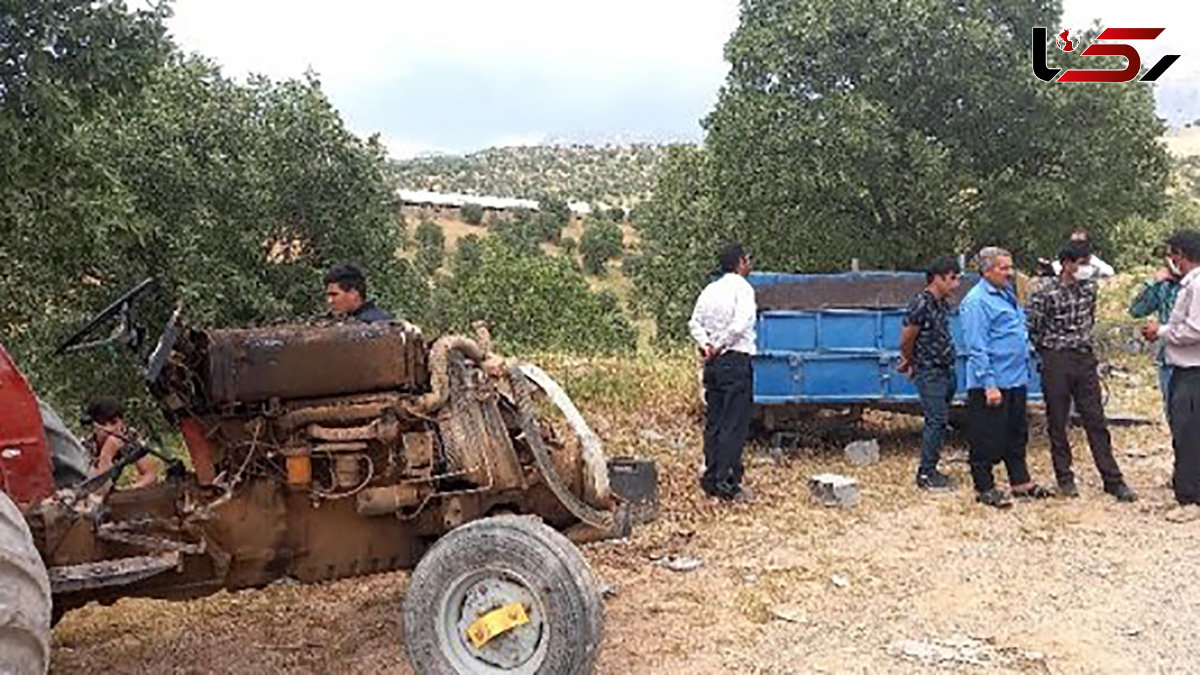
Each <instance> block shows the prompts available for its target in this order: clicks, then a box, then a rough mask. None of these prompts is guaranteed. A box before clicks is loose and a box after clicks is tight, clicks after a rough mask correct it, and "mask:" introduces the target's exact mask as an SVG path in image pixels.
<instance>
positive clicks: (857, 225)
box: [635, 0, 1169, 335]
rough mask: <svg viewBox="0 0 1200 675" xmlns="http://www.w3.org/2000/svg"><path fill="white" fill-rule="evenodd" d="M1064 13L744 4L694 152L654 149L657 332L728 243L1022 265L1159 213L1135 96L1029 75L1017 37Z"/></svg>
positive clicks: (650, 226)
mask: <svg viewBox="0 0 1200 675" xmlns="http://www.w3.org/2000/svg"><path fill="white" fill-rule="evenodd" d="M1060 16H1061V5H1060V3H1059V2H1056V1H1053V0H1041V1H1039V2H1032V3H1031V2H1028V0H988V1H979V2H975V1H966V0H964V1H961V2H944V1H942V0H903V1H902V2H894V1H890V0H889V1H887V2H885V1H883V0H850V1H849V2H840V3H828V2H822V1H820V0H743V1H742V3H741V20H740V24H739V26H738V29H737V30H736V31H735V33H734V34H733V36H732V37H731V38H730V40H729V43H728V44H727V45H726V48H725V55H726V58H727V60H728V61H729V64H730V71H729V75H728V77H727V80H726V82H725V85H724V86H723V87H722V89H721V92H720V94H719V97H718V101H717V104H716V107H715V109H714V110H713V111H712V113H711V114H710V115H709V116H708V117H707V119H706V120H705V122H704V125H705V128H706V138H705V145H704V148H703V149H700V150H684V151H678V152H674V153H672V154H671V155H669V157H668V160H667V162H666V168H665V169H664V171H663V173H662V174H661V178H660V181H659V184H658V187H657V190H656V193H655V196H654V197H653V199H652V200H651V201H650V203H648V204H646V205H644V208H642V209H640V211H639V215H640V217H635V220H636V222H637V224H638V226H639V227H640V228H641V229H642V231H643V246H644V249H645V252H646V255H647V257H646V259H645V260H644V261H643V263H645V264H642V265H639V266H638V269H639V271H640V276H639V279H638V284H639V288H640V290H641V291H642V293H643V295H645V296H646V297H647V298H649V300H648V302H649V303H650V304H651V305H653V307H652V310H654V311H655V312H656V316H657V317H658V319H659V324H660V326H659V327H660V331H659V333H660V334H665V335H680V334H681V331H682V328H681V326H682V321H683V320H684V319H685V317H686V314H681V313H680V312H681V310H682V307H683V305H682V304H681V302H680V301H681V298H682V297H684V296H686V297H694V294H695V292H696V291H697V290H698V288H699V287H700V286H701V285H702V284H703V281H704V275H703V274H702V273H700V272H701V271H702V270H707V269H709V268H711V267H712V266H713V265H714V263H715V253H716V251H717V250H718V249H719V248H720V246H721V244H722V243H724V242H725V241H727V240H729V239H738V240H741V241H742V242H743V243H744V244H746V246H747V247H748V249H749V250H750V251H752V252H753V253H754V255H755V257H756V264H757V265H758V266H759V267H761V268H770V269H780V270H805V271H816V270H837V269H845V268H846V267H847V266H848V264H849V261H850V259H851V258H859V259H860V260H862V261H863V263H864V264H866V265H869V266H873V267H877V268H914V267H916V266H919V265H920V264H922V263H923V262H925V261H926V260H927V259H928V258H930V257H932V256H934V255H939V254H952V253H960V252H969V251H972V250H975V249H976V248H978V247H979V246H981V245H985V244H997V245H1002V246H1005V247H1007V248H1009V249H1011V250H1013V251H1014V253H1016V254H1017V256H1018V259H1021V260H1032V258H1033V257H1034V256H1035V255H1045V254H1046V252H1048V251H1053V250H1055V249H1056V247H1057V245H1058V243H1059V242H1060V241H1061V240H1062V239H1063V238H1065V236H1066V234H1067V233H1068V232H1069V230H1070V229H1071V228H1072V227H1074V226H1077V225H1086V226H1088V227H1090V228H1091V230H1092V232H1093V236H1094V239H1095V240H1096V244H1097V246H1098V247H1101V248H1103V247H1104V246H1105V244H1106V243H1107V239H1108V236H1109V233H1110V231H1111V230H1113V229H1114V228H1116V227H1117V225H1118V224H1119V223H1122V222H1124V221H1126V220H1128V219H1130V218H1134V217H1147V218H1153V217H1156V216H1157V215H1159V214H1160V213H1161V211H1162V209H1163V207H1164V197H1163V195H1164V187H1165V184H1166V180H1167V177H1168V174H1169V161H1168V158H1167V155H1166V153H1165V151H1164V149H1163V148H1162V147H1161V146H1160V144H1159V143H1158V138H1159V136H1160V135H1161V133H1162V130H1163V127H1162V124H1161V122H1160V121H1159V120H1158V119H1157V118H1156V117H1155V114H1154V100H1153V96H1152V93H1151V91H1150V88H1149V85H1145V84H1136V83H1130V84H1121V85H1112V84H1078V85H1066V84H1047V83H1044V82H1042V81H1040V80H1038V79H1036V78H1035V77H1034V76H1033V75H1032V72H1031V65H1030V36H1031V30H1032V27H1033V26H1055V25H1058V23H1059V19H1060ZM1054 58H1055V59H1056V62H1057V63H1062V64H1064V65H1069V64H1071V63H1072V61H1071V60H1070V59H1071V58H1078V57H1072V56H1069V55H1065V54H1063V53H1062V52H1059V53H1057V54H1055V55H1054ZM1089 63H1091V62H1090V61H1089ZM1076 65H1080V64H1078V63H1076ZM1084 67H1092V66H1090V65H1089V66H1084ZM681 279H686V280H687V281H686V283H683V284H681V283H680V280H681ZM677 295H678V296H680V297H678V298H677V297H675V296H677Z"/></svg>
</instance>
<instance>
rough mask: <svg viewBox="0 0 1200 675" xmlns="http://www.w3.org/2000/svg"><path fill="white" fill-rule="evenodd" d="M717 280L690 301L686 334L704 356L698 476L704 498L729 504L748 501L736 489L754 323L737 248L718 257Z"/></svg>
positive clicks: (749, 397)
mask: <svg viewBox="0 0 1200 675" xmlns="http://www.w3.org/2000/svg"><path fill="white" fill-rule="evenodd" d="M720 262H721V272H722V276H721V278H720V279H717V280H716V281H714V282H712V283H711V284H709V285H708V286H707V287H705V289H704V291H703V292H702V293H700V297H699V298H697V300H696V308H695V309H694V310H693V311H692V318H691V320H690V321H688V331H689V332H690V333H691V335H692V339H693V340H695V341H696V344H697V345H698V346H699V347H700V353H701V355H703V357H704V393H705V403H706V405H707V417H706V420H705V424H704V467H705V468H704V476H703V477H702V478H701V479H700V487H701V488H702V489H703V490H704V492H705V493H706V494H708V495H709V496H712V497H717V498H719V499H724V500H729V501H748V500H749V499H750V498H751V496H750V493H749V491H748V490H747V489H746V488H743V487H742V473H743V467H742V450H743V448H744V447H745V445H746V438H747V437H748V436H749V435H750V416H751V413H752V412H753V409H754V371H753V370H752V368H751V365H750V357H752V356H753V355H754V353H755V333H754V325H755V322H756V321H757V320H758V308H757V306H756V304H755V301H754V288H753V287H752V286H751V285H750V282H748V281H746V276H747V275H748V274H750V258H749V257H748V256H747V255H746V253H745V252H744V251H743V250H742V247H741V245H740V244H731V245H729V246H727V247H725V249H724V250H723V251H721V256H720Z"/></svg>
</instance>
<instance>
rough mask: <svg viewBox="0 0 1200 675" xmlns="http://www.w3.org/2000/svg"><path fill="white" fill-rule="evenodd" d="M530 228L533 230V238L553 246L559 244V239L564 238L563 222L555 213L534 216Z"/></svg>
mask: <svg viewBox="0 0 1200 675" xmlns="http://www.w3.org/2000/svg"><path fill="white" fill-rule="evenodd" d="M529 226H530V228H531V236H533V237H534V238H535V239H537V241H546V242H550V243H552V244H555V243H558V240H559V237H561V236H562V228H563V225H562V221H561V220H559V217H558V216H557V215H555V214H553V213H545V212H539V213H537V214H535V215H534V216H533V219H532V220H531V221H530V223H529Z"/></svg>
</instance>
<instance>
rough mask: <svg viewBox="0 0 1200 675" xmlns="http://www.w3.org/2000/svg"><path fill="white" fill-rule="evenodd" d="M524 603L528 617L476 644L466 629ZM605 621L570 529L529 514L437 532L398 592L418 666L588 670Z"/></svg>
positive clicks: (476, 674)
mask: <svg viewBox="0 0 1200 675" xmlns="http://www.w3.org/2000/svg"><path fill="white" fill-rule="evenodd" d="M513 603H520V604H521V605H522V606H523V607H524V610H525V613H526V614H527V615H528V623H525V624H523V625H518V626H515V627H513V628H510V629H509V630H507V631H505V632H503V633H501V634H500V635H497V636H496V637H494V638H492V639H491V640H490V641H488V642H486V643H485V644H483V645H482V647H480V648H476V647H475V646H474V644H472V642H471V640H469V639H468V637H467V635H466V628H467V626H470V625H471V624H472V622H474V621H476V620H477V619H479V618H480V617H482V616H484V615H486V614H488V613H489V612H493V611H494V610H497V609H499V608H501V607H505V606H509V605H511V604H513ZM603 629H604V608H603V604H602V600H601V597H600V592H599V587H598V585H597V584H596V578H595V576H594V575H593V574H592V570H591V567H590V566H589V565H588V563H587V560H585V559H584V557H583V554H582V553H580V552H579V549H577V548H575V545H574V544H572V543H571V542H570V541H568V540H567V538H566V537H564V536H563V535H561V534H559V533H558V532H556V531H555V530H553V529H551V528H549V527H547V526H546V525H544V524H543V523H541V522H540V521H538V520H537V519H535V518H530V517H526V516H496V517H492V518H484V519H482V520H477V521H474V522H471V523H468V524H466V525H463V526H462V527H459V528H458V529H456V530H453V531H452V532H450V533H449V534H447V535H446V536H444V537H442V538H441V539H440V540H439V541H438V542H437V543H436V544H434V546H433V548H431V549H430V550H429V552H428V553H427V554H426V555H425V557H424V558H422V560H421V562H420V563H419V564H418V565H417V568H416V569H415V570H414V571H413V575H412V581H411V583H410V584H409V587H408V594H407V596H406V597H405V599H404V637H405V646H406V649H407V651H408V657H409V660H410V661H411V662H412V665H413V668H415V669H416V671H417V672H418V673H421V674H422V675H425V674H430V675H460V674H468V675H498V674H500V673H503V674H505V675H534V674H549V673H554V674H560V673H561V674H562V675H585V674H586V673H591V672H592V671H593V669H594V668H595V663H596V657H597V655H598V654H599V652H600V642H601V639H602V636H603Z"/></svg>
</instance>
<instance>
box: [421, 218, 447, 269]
mask: <svg viewBox="0 0 1200 675" xmlns="http://www.w3.org/2000/svg"><path fill="white" fill-rule="evenodd" d="M416 239H417V267H418V268H420V269H421V271H422V272H424V273H425V274H433V273H434V272H435V271H436V270H437V268H439V267H441V266H442V261H443V260H444V259H445V257H446V233H445V232H443V231H442V228H441V226H440V225H438V224H437V223H435V222H433V221H431V220H422V221H421V224H420V225H417V232H416Z"/></svg>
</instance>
